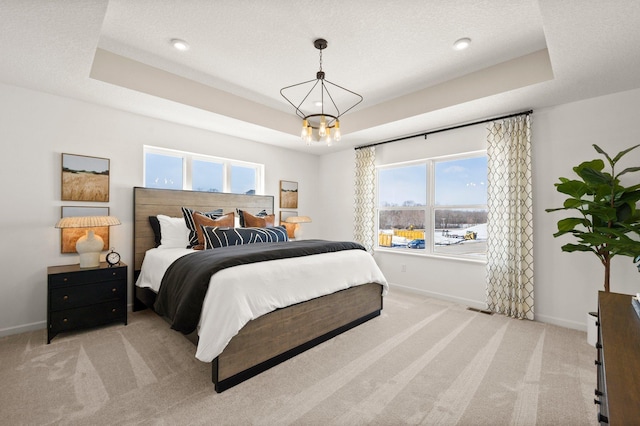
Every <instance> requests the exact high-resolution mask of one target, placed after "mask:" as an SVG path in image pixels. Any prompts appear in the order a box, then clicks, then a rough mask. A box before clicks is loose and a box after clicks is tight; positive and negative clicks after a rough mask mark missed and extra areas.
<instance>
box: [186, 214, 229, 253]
mask: <svg viewBox="0 0 640 426" xmlns="http://www.w3.org/2000/svg"><path fill="white" fill-rule="evenodd" d="M181 209H182V216H184V222H185V224H186V225H187V228H189V245H187V248H194V247H195V246H197V245H198V233H197V232H196V222H195V220H193V214H194V213H200V214H201V215H203V216H207V217H208V218H210V219H218V218H219V217H220V216H222V215H223V212H222V209H217V210H213V211H210V212H206V213H203V212H199V211H196V210H193V209H189V208H187V207H181Z"/></svg>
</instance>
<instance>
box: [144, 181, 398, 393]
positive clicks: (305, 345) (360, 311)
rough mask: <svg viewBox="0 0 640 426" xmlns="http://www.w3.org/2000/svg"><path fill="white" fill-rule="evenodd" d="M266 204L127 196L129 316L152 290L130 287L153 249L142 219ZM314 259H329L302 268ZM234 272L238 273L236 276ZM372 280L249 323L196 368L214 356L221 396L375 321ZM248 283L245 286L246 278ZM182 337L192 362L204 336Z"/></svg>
mask: <svg viewBox="0 0 640 426" xmlns="http://www.w3.org/2000/svg"><path fill="white" fill-rule="evenodd" d="M273 204H274V199H273V196H258V195H238V194H222V193H208V192H196V191H179V190H164V189H150V188H139V187H136V188H134V289H133V295H134V301H133V305H134V306H133V309H134V311H137V310H141V309H145V308H148V307H149V308H153V305H154V303H155V302H156V299H157V297H158V296H157V295H158V293H157V289H154V288H151V286H147V287H139V286H137V285H135V283H136V282H138V281H144V279H143V278H145V274H146V272H145V273H143V274H142V275H143V276H142V277H141V276H140V275H141V269H142V265H143V263H145V255H147V253H149V258H148V259H147V263H148V262H149V260H150V259H151V253H153V250H158V249H154V247H156V241H155V237H154V231H153V230H152V228H151V225H150V223H149V216H157V215H167V216H172V217H180V216H181V215H182V211H181V207H183V206H189V207H190V208H192V209H195V210H199V211H209V210H212V209H223V210H224V212H235V211H237V209H240V210H244V211H246V212H249V213H253V214H255V213H257V212H260V211H263V210H264V211H266V212H267V213H273ZM295 243H298V242H297V241H296V242H293V243H283V244H287V245H294V244H295ZM215 250H217V249H214V251H215ZM356 251H358V252H360V250H349V252H354V253H352V254H355V252H356ZM178 252H179V250H178ZM200 254H202V253H200ZM163 255H166V253H163ZM336 255H337V254H336ZM171 256H174V257H180V256H181V254H180V253H177V254H173V255H170V256H169V257H171ZM319 256H324V258H323V260H322V261H323V262H325V261H326V262H331V261H332V260H331V256H329V254H327V255H314V256H308V257H306V258H305V259H304V262H305V263H307V262H311V261H313V262H316V261H317V258H318V257H319ZM367 256H368V255H367ZM369 257H370V256H369ZM287 261H289V262H290V261H291V259H283V260H278V261H276V262H280V263H281V264H280V265H279V267H280V269H281V270H282V262H287ZM355 261H356V260H354V262H355ZM163 262H165V266H163V267H154V268H153V269H154V270H162V269H163V268H165V267H166V265H168V264H169V263H170V261H169V260H166V259H165V260H163ZM264 263H265V264H267V263H269V262H264ZM328 264H330V263H328ZM296 265H298V264H296ZM258 266H259V267H260V268H262V267H265V266H264V265H256V267H258ZM145 267H146V266H145ZM241 268H245V266H240V267H233V268H230V269H226V270H224V271H221V272H219V273H217V274H215V275H214V277H216V276H218V277H224V276H226V277H227V278H229V277H231V275H230V274H229V271H231V270H234V271H233V272H234V273H233V276H238V274H237V273H236V270H240V269H241ZM246 269H247V270H250V269H251V268H248V267H247V268H246ZM331 269H334V268H331ZM147 270H148V269H147ZM296 270H297V268H296ZM242 271H243V273H244V269H243V270H242ZM224 273H227V275H224ZM156 274H158V275H162V272H156ZM288 275H289V274H288ZM290 275H292V279H296V278H295V277H296V276H295V274H290ZM249 276H250V275H249ZM372 276H373V277H374V278H375V281H374V280H371V281H372V282H369V281H365V282H362V283H357V284H358V285H354V286H349V287H348V288H344V289H340V290H336V291H331V290H323V291H326V294H322V295H320V296H308V295H307V296H305V297H304V299H303V300H300V301H296V302H295V303H292V304H287V305H286V306H282V307H279V308H277V309H275V310H272V311H270V312H268V313H265V314H261V315H260V316H258V317H256V318H252V319H251V320H249V321H247V322H246V324H244V326H242V328H241V329H240V330H239V331H238V332H237V334H235V335H233V337H232V338H230V340H229V341H228V342H225V344H224V347H223V349H221V351H219V353H218V351H214V352H209V353H208V355H204V356H203V357H201V356H197V357H198V358H199V359H201V360H202V359H207V360H208V358H207V356H211V353H213V354H215V358H213V359H211V365H212V381H213V383H214V385H215V390H216V391H217V392H222V391H224V390H226V389H228V388H230V387H232V386H235V385H237V384H239V383H241V382H242V381H244V380H247V379H248V378H250V377H253V376H255V375H256V374H259V373H261V372H263V371H265V370H267V369H269V368H271V367H273V366H275V365H277V364H279V363H281V362H283V361H285V360H287V359H289V358H291V357H293V356H295V355H297V354H299V353H301V352H303V351H305V350H307V349H310V348H312V347H313V346H315V345H318V344H320V343H322V342H324V341H326V340H328V339H330V338H332V337H334V336H336V335H338V334H340V333H343V332H345V331H347V330H349V329H351V328H353V327H356V326H358V325H360V324H362V323H364V322H366V321H368V320H370V319H372V318H375V317H376V316H378V315H380V311H381V310H382V306H383V304H382V299H383V293H384V292H386V288H387V287H386V281H384V277H381V274H380V277H378V276H376V275H375V274H373V275H372ZM299 277H300V276H298V279H299ZM138 278H140V280H139V279H138ZM156 279H157V278H156ZM219 280H224V278H219ZM249 280H251V279H250V278H249ZM332 280H334V278H333V276H332V278H328V279H327V282H326V283H325V284H327V286H328V288H331V286H333V285H334V284H333V282H332ZM283 281H284V280H283ZM304 281H307V280H304ZM212 282H213V278H212ZM207 297H208V298H209V299H213V300H216V299H215V298H214V297H213V296H209V293H207ZM207 303H208V302H207V299H205V303H204V305H205V308H206V306H208V305H207ZM206 312H207V311H206V310H203V311H202V317H203V318H204V317H205V313H206ZM199 327H200V331H201V332H202V331H203V330H204V329H205V326H204V325H203V324H199ZM209 328H211V326H209ZM187 337H188V338H189V339H190V340H192V341H193V342H194V343H195V344H196V345H198V349H197V354H200V352H201V350H200V345H203V343H204V342H205V341H206V339H208V337H207V335H205V336H202V335H201V336H198V335H197V333H192V334H191V335H189V336H187Z"/></svg>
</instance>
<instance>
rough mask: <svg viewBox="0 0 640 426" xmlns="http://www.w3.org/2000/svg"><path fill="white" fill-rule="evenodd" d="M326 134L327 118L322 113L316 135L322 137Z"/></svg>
mask: <svg viewBox="0 0 640 426" xmlns="http://www.w3.org/2000/svg"><path fill="white" fill-rule="evenodd" d="M326 135H327V120H326V119H325V118H324V115H323V116H322V117H321V118H320V128H319V129H318V136H320V137H321V138H324V137H325V136H326Z"/></svg>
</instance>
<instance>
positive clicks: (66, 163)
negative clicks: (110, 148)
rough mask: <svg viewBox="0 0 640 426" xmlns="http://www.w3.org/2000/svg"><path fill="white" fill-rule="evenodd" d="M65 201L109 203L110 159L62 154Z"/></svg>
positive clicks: (63, 197)
mask: <svg viewBox="0 0 640 426" xmlns="http://www.w3.org/2000/svg"><path fill="white" fill-rule="evenodd" d="M62 200H63V201H103V202H107V201H109V159H108V158H99V157H87V156H85V155H74V154H64V153H63V154H62Z"/></svg>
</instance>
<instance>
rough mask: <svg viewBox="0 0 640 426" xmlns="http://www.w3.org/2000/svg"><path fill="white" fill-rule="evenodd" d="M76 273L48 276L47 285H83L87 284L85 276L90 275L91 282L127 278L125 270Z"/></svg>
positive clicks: (95, 270) (93, 270) (96, 270)
mask: <svg viewBox="0 0 640 426" xmlns="http://www.w3.org/2000/svg"><path fill="white" fill-rule="evenodd" d="M80 272H81V273H78V272H75V273H73V272H69V273H60V274H55V275H49V285H50V286H52V287H58V286H64V285H74V284H84V283H86V282H87V275H86V274H85V272H86V273H88V274H90V277H91V281H92V282H99V281H110V280H121V279H126V278H127V268H119V267H116V268H101V269H84V270H81V271H80Z"/></svg>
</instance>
